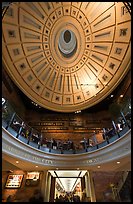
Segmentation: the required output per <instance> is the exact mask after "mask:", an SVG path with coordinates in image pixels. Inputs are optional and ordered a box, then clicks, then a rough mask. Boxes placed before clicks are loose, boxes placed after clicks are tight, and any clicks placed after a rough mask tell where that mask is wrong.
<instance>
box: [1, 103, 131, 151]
mask: <svg viewBox="0 0 133 204" xmlns="http://www.w3.org/2000/svg"><path fill="white" fill-rule="evenodd" d="M123 117H124V120H125V126H124V128H123V129H122V130H121V131H120V132H117V131H116V130H115V131H114V135H113V136H111V137H108V138H107V139H105V140H104V141H103V142H101V143H97V144H95V145H93V146H86V145H85V146H86V147H85V148H84V149H75V148H74V149H69V150H67V149H63V148H56V149H55V148H53V146H52V144H51V143H50V141H49V142H47V143H46V144H43V141H42V139H43V137H42V135H41V133H40V132H38V131H37V130H35V129H33V128H32V127H30V126H29V125H28V124H26V123H25V122H24V121H23V120H22V119H21V118H20V117H19V116H18V115H17V114H16V113H15V111H14V110H13V108H12V106H11V105H10V104H9V102H8V101H6V102H5V103H4V104H3V107H2V126H3V127H4V128H5V129H6V130H7V131H8V132H10V133H11V134H12V136H13V137H16V138H17V139H19V140H21V141H22V142H24V143H26V144H28V145H30V146H32V147H34V148H37V149H40V150H42V151H44V152H51V153H56V154H82V153H85V152H92V151H95V150H97V149H100V148H102V147H104V146H106V145H109V144H110V143H112V142H114V141H116V140H118V139H119V138H120V137H121V136H123V135H124V134H125V133H126V132H127V131H128V130H129V129H130V124H129V122H127V121H126V118H125V116H124V115H123Z"/></svg>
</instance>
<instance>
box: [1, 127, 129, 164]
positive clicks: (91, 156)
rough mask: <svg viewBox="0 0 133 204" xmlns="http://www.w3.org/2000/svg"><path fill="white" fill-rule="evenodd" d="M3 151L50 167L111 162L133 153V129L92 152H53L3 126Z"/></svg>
mask: <svg viewBox="0 0 133 204" xmlns="http://www.w3.org/2000/svg"><path fill="white" fill-rule="evenodd" d="M2 152H3V153H5V154H7V155H10V156H13V157H16V158H18V159H22V160H25V161H29V162H32V163H36V164H38V165H39V164H40V165H44V166H49V167H55V166H58V167H64V168H65V167H66V168H67V167H77V166H78V167H85V166H94V165H99V164H103V163H106V162H111V161H114V160H116V159H120V158H124V157H127V156H130V155H131V130H129V131H127V132H126V133H125V135H123V136H122V137H121V138H119V139H118V140H116V141H114V142H112V143H111V144H109V145H107V146H105V147H102V148H100V149H98V150H95V151H92V152H86V153H82V154H70V155H65V154H58V155H57V154H53V153H47V152H43V151H41V150H39V149H36V148H34V147H31V146H29V145H27V144H25V143H23V142H22V141H20V140H19V139H17V138H15V137H13V136H12V135H11V134H10V133H9V132H8V131H7V130H5V129H4V128H2Z"/></svg>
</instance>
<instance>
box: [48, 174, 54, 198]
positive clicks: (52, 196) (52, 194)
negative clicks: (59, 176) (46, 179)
mask: <svg viewBox="0 0 133 204" xmlns="http://www.w3.org/2000/svg"><path fill="white" fill-rule="evenodd" d="M54 196H55V177H53V176H51V188H50V200H49V202H54Z"/></svg>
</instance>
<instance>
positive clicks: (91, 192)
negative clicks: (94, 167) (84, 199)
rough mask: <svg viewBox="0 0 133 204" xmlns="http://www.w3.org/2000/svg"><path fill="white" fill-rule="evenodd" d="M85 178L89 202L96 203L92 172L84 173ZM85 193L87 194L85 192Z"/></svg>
mask: <svg viewBox="0 0 133 204" xmlns="http://www.w3.org/2000/svg"><path fill="white" fill-rule="evenodd" d="M86 178H87V181H88V182H87V184H88V185H87V186H88V187H87V186H86V187H87V188H88V191H89V193H88V195H89V197H90V198H91V202H96V195H95V188H94V182H93V177H92V172H91V171H87V173H86ZM87 188H86V190H87ZM86 193H87V192H86Z"/></svg>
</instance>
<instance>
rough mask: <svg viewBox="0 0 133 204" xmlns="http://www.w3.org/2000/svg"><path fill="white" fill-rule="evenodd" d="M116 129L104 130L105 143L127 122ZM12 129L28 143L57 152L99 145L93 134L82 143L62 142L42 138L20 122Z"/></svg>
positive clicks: (13, 123) (13, 125) (118, 125)
mask: <svg viewBox="0 0 133 204" xmlns="http://www.w3.org/2000/svg"><path fill="white" fill-rule="evenodd" d="M115 126H116V127H115V128H114V127H112V128H103V134H102V135H103V141H104V140H106V141H107V142H108V143H109V139H110V138H111V137H112V136H114V135H115V134H117V133H119V132H120V131H121V130H122V129H123V128H124V127H125V126H126V124H125V121H124V120H121V121H119V122H118V123H117V124H115ZM11 127H12V128H13V129H14V130H15V131H16V132H17V133H18V135H21V136H23V137H25V138H27V139H28V141H32V142H34V143H36V144H37V145H38V146H43V147H47V148H49V149H57V150H81V149H87V148H88V147H92V146H95V145H97V144H98V142H97V138H96V135H95V134H93V135H92V137H91V138H85V137H84V138H83V139H82V140H81V141H79V142H78V143H77V142H73V141H72V140H70V139H67V140H61V139H54V138H50V139H49V138H46V137H45V136H42V135H41V134H40V133H39V132H38V131H36V130H33V129H32V128H31V127H29V126H28V125H26V124H25V123H24V122H23V121H19V120H17V119H14V120H13V122H12V124H11Z"/></svg>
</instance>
